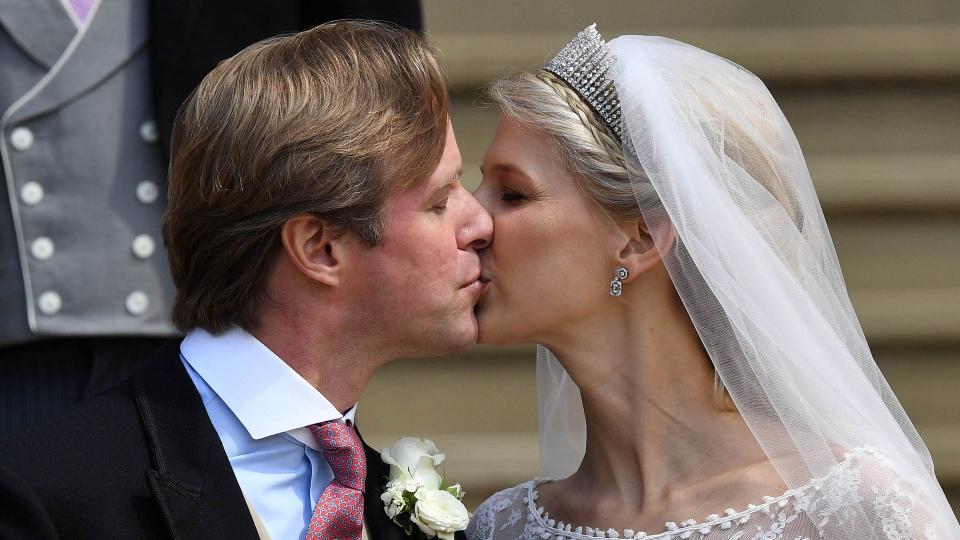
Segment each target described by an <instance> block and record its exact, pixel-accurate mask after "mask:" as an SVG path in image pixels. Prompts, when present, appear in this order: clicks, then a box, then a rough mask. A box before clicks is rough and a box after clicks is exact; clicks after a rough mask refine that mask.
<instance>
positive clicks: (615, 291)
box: [610, 266, 630, 296]
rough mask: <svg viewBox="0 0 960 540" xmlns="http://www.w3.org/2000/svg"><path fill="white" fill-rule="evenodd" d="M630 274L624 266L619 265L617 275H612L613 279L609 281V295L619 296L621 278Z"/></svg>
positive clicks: (621, 283) (621, 286) (621, 287)
mask: <svg viewBox="0 0 960 540" xmlns="http://www.w3.org/2000/svg"><path fill="white" fill-rule="evenodd" d="M629 275H630V272H628V271H627V269H626V268H624V267H622V266H621V267H620V268H617V275H615V276H613V281H611V282H610V296H620V295H621V294H623V280H625V279H627V276H629Z"/></svg>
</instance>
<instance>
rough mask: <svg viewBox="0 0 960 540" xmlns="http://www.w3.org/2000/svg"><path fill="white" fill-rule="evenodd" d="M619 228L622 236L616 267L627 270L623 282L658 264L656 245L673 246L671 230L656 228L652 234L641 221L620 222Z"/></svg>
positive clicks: (631, 279)
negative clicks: (627, 273)
mask: <svg viewBox="0 0 960 540" xmlns="http://www.w3.org/2000/svg"><path fill="white" fill-rule="evenodd" d="M619 227H620V230H621V232H622V233H623V236H622V238H621V242H620V244H621V245H620V250H619V252H618V253H617V265H618V267H623V268H626V269H627V271H628V272H629V275H628V276H627V278H626V279H624V280H623V282H624V283H629V282H630V281H633V280H634V279H635V278H636V277H637V276H639V275H640V274H642V273H643V272H646V271H647V270H649V269H650V268H653V267H654V266H656V265H657V264H659V263H660V261H661V260H662V258H661V256H660V250H659V249H657V245H658V244H659V245H660V246H661V247H663V246H670V245H672V244H673V228H672V227H658V230H657V231H655V232H654V231H651V230H650V228H649V227H648V226H647V224H646V222H644V221H643V220H642V219H637V220H627V221H622V222H620V223H619Z"/></svg>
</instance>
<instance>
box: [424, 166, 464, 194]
mask: <svg viewBox="0 0 960 540" xmlns="http://www.w3.org/2000/svg"><path fill="white" fill-rule="evenodd" d="M461 176H463V165H461V166H460V167H457V170H456V172H455V173H454V174H453V175H451V176H450V178H449V179H448V180H447V181H446V182H444V183H443V184H442V185H440V186H437V187H436V188H434V189H433V190H431V191H430V195H429V197H428V198H429V199H434V198H437V197H439V196H440V195H441V194H442V193H443V192H450V191H452V190H453V188H454V187H456V185H457V181H458V180H460V177H461Z"/></svg>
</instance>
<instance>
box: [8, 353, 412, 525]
mask: <svg viewBox="0 0 960 540" xmlns="http://www.w3.org/2000/svg"><path fill="white" fill-rule="evenodd" d="M364 447H365V448H366V453H367V483H366V494H365V500H364V515H365V518H366V524H367V532H368V534H369V535H370V537H371V538H375V539H387V540H406V539H407V538H408V537H407V536H406V534H405V533H404V532H403V531H402V530H401V529H400V528H398V527H397V526H396V525H394V524H393V523H392V522H391V521H390V520H389V519H388V518H387V515H386V513H384V511H383V502H382V501H381V500H380V494H381V493H383V484H384V483H385V480H384V477H385V476H386V475H387V473H388V472H389V469H388V468H387V466H386V465H385V464H384V463H383V461H381V459H380V455H379V453H378V452H376V451H374V450H373V449H371V448H370V447H368V446H366V444H364ZM52 538H63V539H67V538H90V539H98V540H103V539H113V538H117V539H124V540H133V539H140V538H150V539H157V538H164V539H167V538H175V539H184V540H186V539H189V538H196V539H201V538H202V539H215V538H224V539H226V538H229V539H257V538H259V537H258V535H257V531H256V528H255V526H254V523H253V518H252V517H251V516H250V512H249V511H248V509H247V504H246V502H245V501H244V498H243V494H242V493H241V492H240V486H239V485H238V484H237V480H236V476H235V475H234V473H233V469H232V468H231V466H230V462H229V461H228V460H227V456H226V454H225V453H224V450H223V446H222V445H221V443H220V438H219V437H218V435H217V432H216V430H215V429H214V427H213V425H212V424H211V423H210V418H209V417H208V416H207V411H206V409H205V408H204V406H203V403H202V402H201V399H200V395H199V393H198V392H197V389H196V387H195V386H194V384H193V381H191V380H190V377H189V375H187V372H186V369H185V368H184V367H183V364H182V362H181V360H180V347H179V342H177V341H170V342H168V343H167V344H166V345H165V346H164V347H163V348H161V349H160V350H158V351H157V352H156V353H155V355H154V358H153V360H152V361H151V362H150V363H149V364H148V365H147V366H145V368H144V369H143V370H141V371H140V372H138V373H137V374H135V375H134V376H133V377H132V378H131V379H130V381H128V382H126V383H124V384H122V385H120V386H117V387H115V388H113V389H112V390H109V391H107V392H106V393H104V394H102V395H100V396H98V397H96V398H93V399H91V400H90V401H87V402H85V403H84V404H81V405H80V406H79V407H78V408H77V409H75V410H73V411H72V412H70V413H68V414H67V415H66V416H64V417H63V418H61V419H59V420H57V421H56V422H55V423H52V424H48V425H46V426H43V427H41V428H38V429H35V430H32V431H28V432H25V433H21V434H18V435H17V436H15V437H14V438H12V439H8V440H5V441H2V442H0V539H3V540H7V539H31V540H37V539H52ZM278 540H279V539H278Z"/></svg>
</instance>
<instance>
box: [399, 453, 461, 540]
mask: <svg viewBox="0 0 960 540" xmlns="http://www.w3.org/2000/svg"><path fill="white" fill-rule="evenodd" d="M380 458H381V459H382V460H383V462H384V463H386V464H388V465H390V477H389V478H388V479H387V480H388V481H387V485H386V489H385V490H384V492H383V495H381V496H380V499H381V500H382V501H383V505H384V506H383V509H384V511H385V512H386V513H387V516H389V517H390V519H392V520H393V522H394V523H396V524H397V525H399V526H400V527H402V528H403V530H404V531H406V533H407V534H408V535H413V534H414V527H416V529H417V530H418V531H419V532H421V533H423V535H424V536H425V537H426V538H437V537H439V538H441V539H442V540H453V536H454V534H455V533H456V532H457V531H462V530H465V529H466V528H467V524H468V523H469V522H470V512H467V508H466V507H465V506H464V505H463V503H462V502H460V501H461V499H463V496H464V491H463V489H462V488H461V487H460V484H453V485H445V484H444V479H443V476H442V475H441V474H440V473H439V472H437V469H436V467H437V465H440V464H441V463H442V462H443V460H444V459H446V456H445V455H443V454H441V453H440V451H439V450H437V446H436V445H435V444H433V441H424V440H421V439H418V438H416V437H404V438H402V439H400V440H399V441H397V442H396V443H394V444H393V446H390V447H387V448H384V449H383V451H381V452H380Z"/></svg>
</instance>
